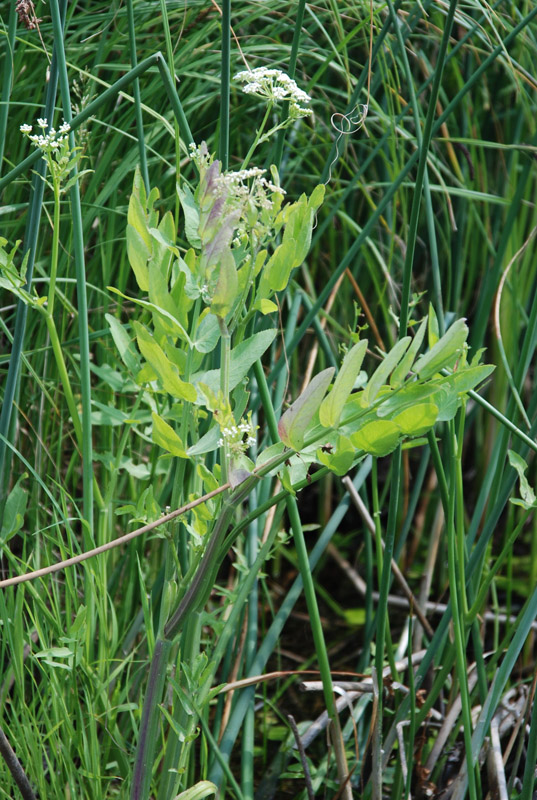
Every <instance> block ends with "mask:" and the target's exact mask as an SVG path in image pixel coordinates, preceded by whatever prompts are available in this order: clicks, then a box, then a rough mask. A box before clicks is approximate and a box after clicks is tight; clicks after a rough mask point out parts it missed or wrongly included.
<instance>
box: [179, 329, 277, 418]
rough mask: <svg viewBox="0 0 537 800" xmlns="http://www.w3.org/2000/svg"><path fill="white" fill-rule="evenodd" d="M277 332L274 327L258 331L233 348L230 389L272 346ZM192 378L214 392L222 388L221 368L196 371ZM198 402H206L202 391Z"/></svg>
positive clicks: (194, 381) (230, 366)
mask: <svg viewBox="0 0 537 800" xmlns="http://www.w3.org/2000/svg"><path fill="white" fill-rule="evenodd" d="M276 333H277V331H276V330H275V329H274V328H269V329H267V330H265V331H258V332H257V333H254V334H253V336H250V337H249V338H248V339H245V340H244V341H242V342H241V343H240V344H238V345H237V347H234V348H233V350H232V351H231V355H230V365H229V391H231V390H232V389H234V388H235V386H237V384H239V383H240V382H241V381H242V380H243V379H244V378H245V377H246V375H247V374H248V372H249V371H250V369H251V368H252V366H253V364H254V363H255V362H256V361H257V359H258V358H261V356H262V355H263V353H264V352H265V351H266V350H267V349H268V348H269V347H270V345H271V344H272V342H273V341H274V338H275V336H276ZM190 380H191V382H192V383H195V384H197V385H198V386H199V385H200V384H202V383H204V384H206V385H207V386H208V387H209V389H210V390H211V391H212V392H214V394H217V392H218V389H219V388H220V370H219V369H210V370H208V371H207V372H195V373H194V375H191V376H190ZM198 402H200V403H204V402H205V400H204V399H203V397H202V396H201V393H200V396H199V397H198Z"/></svg>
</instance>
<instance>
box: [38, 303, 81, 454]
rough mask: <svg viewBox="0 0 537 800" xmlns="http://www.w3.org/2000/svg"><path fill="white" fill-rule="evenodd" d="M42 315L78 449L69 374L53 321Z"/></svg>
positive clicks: (77, 425) (77, 422)
mask: <svg viewBox="0 0 537 800" xmlns="http://www.w3.org/2000/svg"><path fill="white" fill-rule="evenodd" d="M44 315H45V322H46V326H47V331H48V335H49V337H50V344H51V345H52V352H53V353H54V358H55V360H56V366H57V368H58V373H59V376H60V381H61V383H62V386H63V391H64V393H65V399H66V401H67V407H68V408H69V413H70V414H71V420H72V423H73V428H74V431H75V436H76V440H77V444H78V446H79V448H82V447H83V445H84V438H83V431H82V424H81V422H80V416H79V414H78V408H77V405H76V402H75V398H74V396H73V390H72V389H71V381H70V380H69V373H68V372H67V367H66V365H65V360H64V357H63V350H62V346H61V343H60V340H59V338H58V331H57V330H56V324H55V322H54V319H53V318H52V316H51V315H50V313H49V312H48V311H47V310H45V311H44Z"/></svg>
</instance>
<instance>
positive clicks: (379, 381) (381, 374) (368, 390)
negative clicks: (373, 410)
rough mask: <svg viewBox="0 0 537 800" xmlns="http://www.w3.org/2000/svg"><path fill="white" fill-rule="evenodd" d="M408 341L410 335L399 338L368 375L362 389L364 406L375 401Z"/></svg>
mask: <svg viewBox="0 0 537 800" xmlns="http://www.w3.org/2000/svg"><path fill="white" fill-rule="evenodd" d="M409 343H410V336H405V338H404V339H401V340H400V341H399V342H397V344H396V345H394V347H392V349H391V350H390V352H389V353H387V354H386V356H385V357H384V360H383V361H382V362H381V363H380V364H379V366H378V367H377V369H376V370H375V372H374V373H373V374H372V376H371V377H370V379H369V381H368V383H367V386H366V387H365V389H364V393H363V395H362V399H361V404H362V406H364V407H366V408H367V407H368V406H370V405H371V404H372V403H374V402H375V399H376V397H377V395H378V393H379V391H380V388H381V386H384V384H385V383H386V381H387V380H388V376H389V374H390V372H391V371H392V370H394V369H395V367H396V366H397V364H398V363H399V361H400V360H401V358H402V357H403V354H404V352H405V350H406V349H407V347H408V345H409Z"/></svg>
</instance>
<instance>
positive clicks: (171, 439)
mask: <svg viewBox="0 0 537 800" xmlns="http://www.w3.org/2000/svg"><path fill="white" fill-rule="evenodd" d="M152 417H153V441H154V442H155V444H158V445H160V447H162V448H163V449H164V450H167V451H168V453H171V454H172V456H178V458H188V455H187V454H186V451H185V447H184V445H183V442H182V440H181V437H180V436H179V435H178V434H177V433H176V432H175V431H174V429H173V428H172V426H171V425H168V423H167V422H165V421H164V420H163V419H162V417H159V415H158V414H155V412H154V411H153V413H152Z"/></svg>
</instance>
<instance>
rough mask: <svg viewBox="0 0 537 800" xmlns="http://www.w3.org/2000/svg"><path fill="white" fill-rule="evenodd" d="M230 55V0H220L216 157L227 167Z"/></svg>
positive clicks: (223, 166) (225, 168) (223, 168)
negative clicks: (217, 143)
mask: <svg viewBox="0 0 537 800" xmlns="http://www.w3.org/2000/svg"><path fill="white" fill-rule="evenodd" d="M230 57H231V0H222V59H221V62H220V138H219V145H218V158H219V159H220V161H221V163H222V170H223V171H224V172H225V171H226V170H227V169H228V168H229V83H230V75H231V68H230Z"/></svg>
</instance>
